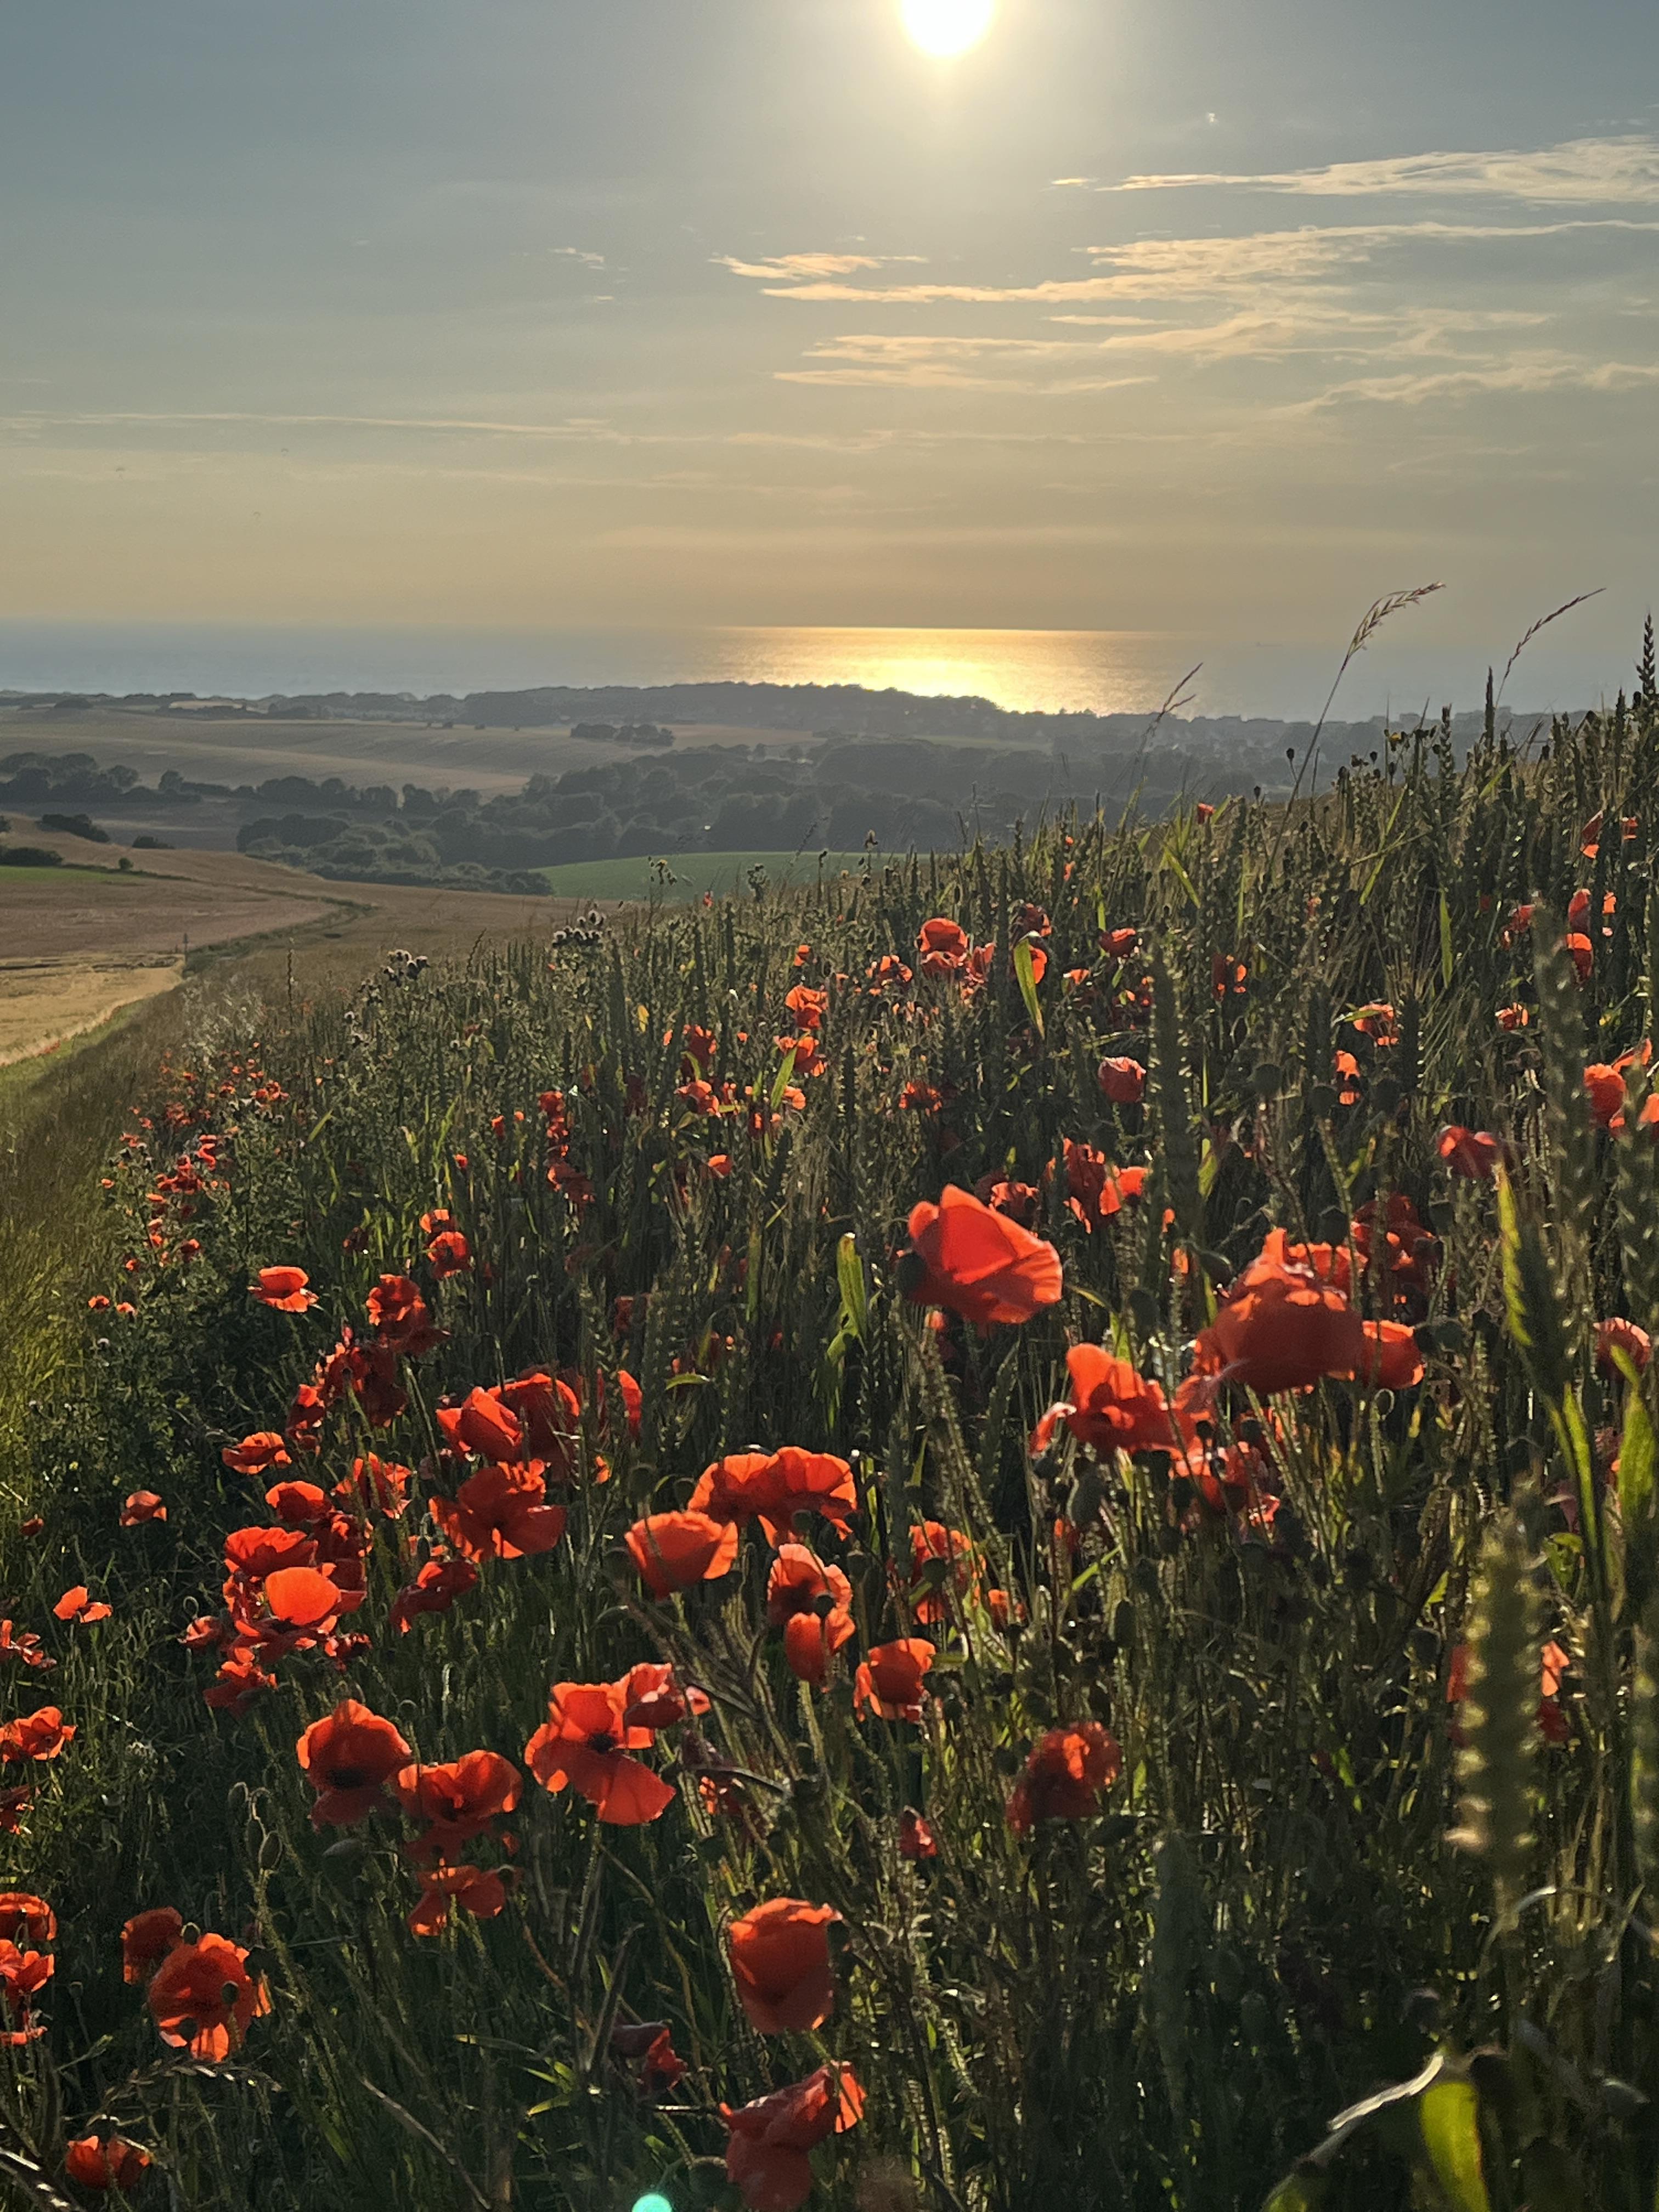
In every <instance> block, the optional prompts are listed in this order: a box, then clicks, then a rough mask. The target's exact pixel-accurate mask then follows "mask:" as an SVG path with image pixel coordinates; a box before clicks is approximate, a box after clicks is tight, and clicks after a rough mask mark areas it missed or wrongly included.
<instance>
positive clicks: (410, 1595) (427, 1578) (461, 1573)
mask: <svg viewBox="0 0 1659 2212" xmlns="http://www.w3.org/2000/svg"><path fill="white" fill-rule="evenodd" d="M477 1586H478V1570H477V1567H475V1566H474V1565H473V1564H472V1562H471V1559H455V1558H454V1557H453V1555H452V1554H451V1553H447V1552H443V1551H438V1552H435V1553H433V1555H432V1557H431V1558H430V1559H428V1560H427V1562H426V1563H425V1565H423V1566H422V1568H421V1570H420V1571H419V1573H418V1574H417V1575H416V1577H415V1579H414V1581H413V1582H412V1583H404V1587H403V1588H402V1589H400V1590H399V1591H398V1595H397V1596H396V1597H394V1598H393V1599H392V1614H391V1618H392V1625H393V1626H394V1627H395V1628H396V1629H397V1631H398V1635H399V1636H407V1635H408V1633H409V1632H410V1629H411V1628H412V1627H413V1626H415V1620H416V1614H418V1613H447V1612H448V1610H449V1608H450V1607H451V1606H452V1605H453V1604H454V1602H455V1601H456V1599H457V1598H458V1597H465V1595H466V1594H467V1592H468V1591H469V1590H471V1589H477Z"/></svg>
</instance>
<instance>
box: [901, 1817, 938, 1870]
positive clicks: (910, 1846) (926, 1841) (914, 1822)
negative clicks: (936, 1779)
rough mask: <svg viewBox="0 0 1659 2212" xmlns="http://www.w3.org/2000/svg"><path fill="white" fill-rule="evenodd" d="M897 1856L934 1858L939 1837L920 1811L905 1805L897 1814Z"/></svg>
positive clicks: (936, 1854) (936, 1853) (936, 1855)
mask: <svg viewBox="0 0 1659 2212" xmlns="http://www.w3.org/2000/svg"><path fill="white" fill-rule="evenodd" d="M898 1847H899V1857H901V1858H902V1859H936V1858H937V1857H939V1838H937V1837H936V1836H935V1835H934V1833H933V1830H932V1829H931V1828H930V1827H929V1826H928V1825H927V1821H926V1820H923V1819H922V1817H921V1814H920V1813H917V1812H914V1811H913V1810H912V1809H911V1808H910V1807H909V1806H908V1805H907V1806H906V1807H905V1808H904V1810H903V1811H902V1813H901V1814H899V1826H898Z"/></svg>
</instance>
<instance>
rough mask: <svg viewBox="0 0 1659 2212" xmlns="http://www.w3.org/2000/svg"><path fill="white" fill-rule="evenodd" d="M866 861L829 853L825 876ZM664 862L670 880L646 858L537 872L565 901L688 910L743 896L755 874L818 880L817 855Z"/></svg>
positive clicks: (680, 857) (776, 879) (681, 856)
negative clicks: (697, 903) (703, 901)
mask: <svg viewBox="0 0 1659 2212" xmlns="http://www.w3.org/2000/svg"><path fill="white" fill-rule="evenodd" d="M863 857H864V855H863V854H861V853H827V854H824V855H823V860H822V866H823V872H824V874H825V876H826V877H830V876H838V875H841V874H843V873H850V872H852V871H853V870H854V869H855V868H856V867H857V866H859V863H860V861H861V860H862V859H863ZM663 860H664V864H665V866H666V867H667V869H668V871H669V874H668V877H667V878H665V877H664V876H663V875H662V873H661V872H660V870H659V869H658V868H656V867H654V866H653V862H652V860H650V858H649V857H648V856H647V855H646V854H639V855H637V856H635V858H632V859H629V860H569V861H567V862H565V863H564V865H563V866H560V867H555V868H542V869H540V870H538V873H539V874H540V875H542V876H544V878H546V881H547V887H548V889H549V890H550V891H554V892H556V893H557V895H558V896H560V897H561V898H575V899H583V898H592V899H617V900H624V899H644V900H652V899H655V900H659V901H661V902H665V903H667V904H670V905H684V903H685V902H687V901H688V900H690V899H696V898H701V897H702V895H703V893H704V892H705V891H712V892H713V893H714V895H715V896H716V897H722V898H723V897H726V896H731V895H732V894H733V893H738V894H741V893H742V892H743V891H744V890H745V888H746V886H747V879H748V877H749V874H750V870H751V869H755V868H759V869H762V870H763V871H764V872H765V875H766V878H767V880H768V882H769V883H771V884H810V883H811V882H812V881H813V880H814V879H815V878H816V877H817V873H818V869H819V866H820V859H819V855H818V854H817V853H816V852H810V853H665V854H664V856H663Z"/></svg>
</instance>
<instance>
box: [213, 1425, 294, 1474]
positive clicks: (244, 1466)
mask: <svg viewBox="0 0 1659 2212" xmlns="http://www.w3.org/2000/svg"><path fill="white" fill-rule="evenodd" d="M219 1456H220V1458H221V1459H222V1461H223V1462H224V1463H225V1465H226V1466H227V1467H228V1468H232V1469H233V1470H234V1472H235V1473H236V1474H268V1473H269V1472H270V1470H271V1469H272V1468H279V1467H291V1466H292V1465H293V1464H294V1462H293V1461H292V1460H291V1459H290V1458H289V1454H288V1445H287V1444H286V1443H285V1442H284V1441H283V1438H282V1437H280V1436H278V1435H277V1433H276V1431H275V1430H274V1429H258V1430H256V1431H254V1433H253V1434H252V1436H251V1437H243V1438H242V1441H241V1443H239V1444H228V1445H227V1446H226V1448H225V1449H224V1450H223V1451H222V1452H221V1453H220V1455H219Z"/></svg>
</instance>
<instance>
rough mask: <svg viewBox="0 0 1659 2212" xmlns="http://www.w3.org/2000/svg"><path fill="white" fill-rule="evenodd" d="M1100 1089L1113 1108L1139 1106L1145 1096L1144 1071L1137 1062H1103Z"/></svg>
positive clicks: (1100, 1072)
mask: <svg viewBox="0 0 1659 2212" xmlns="http://www.w3.org/2000/svg"><path fill="white" fill-rule="evenodd" d="M1099 1082H1100V1087H1101V1089H1102V1091H1104V1093H1105V1094H1106V1096H1107V1097H1108V1098H1109V1099H1110V1100H1111V1102H1112V1103H1113V1105H1115V1106H1139V1103H1140V1102H1141V1099H1142V1098H1143V1097H1144V1096H1145V1095H1146V1069H1145V1068H1144V1067H1143V1066H1141V1064H1140V1062H1139V1060H1102V1061H1101V1063H1100V1071H1099Z"/></svg>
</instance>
